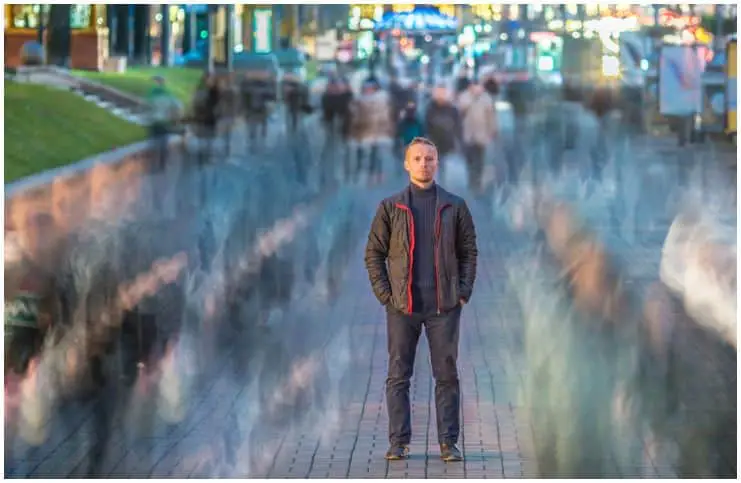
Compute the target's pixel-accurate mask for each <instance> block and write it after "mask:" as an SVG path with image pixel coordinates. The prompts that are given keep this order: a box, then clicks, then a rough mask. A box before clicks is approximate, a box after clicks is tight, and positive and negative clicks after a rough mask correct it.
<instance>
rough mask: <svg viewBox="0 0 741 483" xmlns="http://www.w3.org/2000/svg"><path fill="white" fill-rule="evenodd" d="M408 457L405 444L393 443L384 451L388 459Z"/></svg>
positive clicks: (394, 459) (407, 447) (407, 448)
mask: <svg viewBox="0 0 741 483" xmlns="http://www.w3.org/2000/svg"><path fill="white" fill-rule="evenodd" d="M407 458H409V446H407V445H405V444H399V445H394V446H391V447H390V448H389V450H388V451H386V459H387V460H389V461H397V460H405V459H407Z"/></svg>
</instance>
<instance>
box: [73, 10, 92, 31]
mask: <svg viewBox="0 0 741 483" xmlns="http://www.w3.org/2000/svg"><path fill="white" fill-rule="evenodd" d="M92 13H93V6H92V5H72V6H70V9H69V26H70V28H72V29H86V28H88V27H90V18H91V17H92Z"/></svg>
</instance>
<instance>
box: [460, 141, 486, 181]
mask: <svg viewBox="0 0 741 483" xmlns="http://www.w3.org/2000/svg"><path fill="white" fill-rule="evenodd" d="M485 152H486V146H481V145H478V144H467V145H466V146H465V147H464V155H465V157H466V165H467V167H468V187H469V189H470V190H471V191H473V192H474V193H479V192H481V177H482V176H483V174H484V153H485Z"/></svg>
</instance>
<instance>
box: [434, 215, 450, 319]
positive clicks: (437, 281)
mask: <svg viewBox="0 0 741 483" xmlns="http://www.w3.org/2000/svg"><path fill="white" fill-rule="evenodd" d="M447 207H448V205H443V206H441V207H440V209H439V210H437V217H436V218H435V296H436V298H437V315H440V269H439V266H438V265H439V263H440V231H441V225H442V214H443V210H444V209H445V208H447Z"/></svg>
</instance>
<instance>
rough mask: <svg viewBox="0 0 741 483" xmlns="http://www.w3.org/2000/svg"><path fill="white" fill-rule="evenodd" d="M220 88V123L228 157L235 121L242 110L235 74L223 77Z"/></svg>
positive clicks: (219, 83)
mask: <svg viewBox="0 0 741 483" xmlns="http://www.w3.org/2000/svg"><path fill="white" fill-rule="evenodd" d="M218 86H219V109H218V115H219V118H220V119H219V121H220V122H221V127H222V129H223V130H224V133H223V134H224V144H225V148H226V155H227V156H230V155H231V152H232V150H231V148H232V134H233V132H234V121H235V120H236V118H237V115H238V114H239V110H240V102H239V101H240V99H239V92H238V90H237V86H236V84H235V81H234V74H229V75H228V76H225V77H222V78H221V79H219V82H218Z"/></svg>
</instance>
